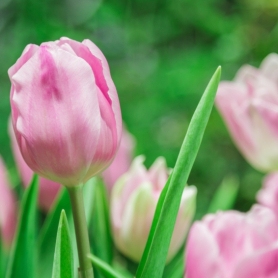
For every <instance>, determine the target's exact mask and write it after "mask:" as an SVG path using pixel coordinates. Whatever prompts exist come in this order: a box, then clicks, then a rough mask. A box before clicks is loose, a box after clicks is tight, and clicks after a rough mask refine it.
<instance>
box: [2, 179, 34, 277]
mask: <svg viewBox="0 0 278 278" xmlns="http://www.w3.org/2000/svg"><path fill="white" fill-rule="evenodd" d="M37 195H38V176H37V175H34V177H33V179H32V181H31V184H30V185H29V187H28V188H27V189H26V191H25V192H24V195H23V201H22V204H21V208H20V216H19V222H18V227H17V231H16V236H15V240H14V243H13V247H12V253H11V256H10V259H9V263H8V269H7V275H6V278H18V277H28V278H33V277H35V261H36V226H37Z"/></svg>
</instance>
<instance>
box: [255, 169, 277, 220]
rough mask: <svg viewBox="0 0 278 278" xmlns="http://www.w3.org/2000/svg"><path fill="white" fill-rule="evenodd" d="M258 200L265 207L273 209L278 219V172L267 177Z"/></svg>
mask: <svg viewBox="0 0 278 278" xmlns="http://www.w3.org/2000/svg"><path fill="white" fill-rule="evenodd" d="M257 200H258V202H259V203H260V204H262V205H263V206H266V207H269V208H271V209H272V210H273V211H274V213H275V214H276V216H277V218H278V172H274V173H272V174H269V175H267V176H266V178H265V179H264V182H263V188H262V189H260V191H259V192H258V194H257Z"/></svg>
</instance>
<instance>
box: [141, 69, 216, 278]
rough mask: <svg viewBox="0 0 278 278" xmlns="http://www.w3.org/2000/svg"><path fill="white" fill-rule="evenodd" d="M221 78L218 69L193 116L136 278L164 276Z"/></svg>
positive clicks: (160, 204) (155, 218) (156, 213)
mask: <svg viewBox="0 0 278 278" xmlns="http://www.w3.org/2000/svg"><path fill="white" fill-rule="evenodd" d="M220 76H221V68H220V67H218V69H217V70H216V72H215V73H214V75H213V76H212V78H211V80H210V82H209V84H208V86H207V88H206V90H205V92H204V94H203V96H202V98H201V100H200V102H199V104H198V106H197V108H196V110H195V112H194V114H193V117H192V119H191V122H190V124H189V127H188V130H187V133H186V136H185V139H184V142H183V144H182V146H181V149H180V153H179V156H178V158H177V161H176V165H175V167H174V169H173V172H172V174H171V176H170V177H169V179H168V181H167V183H166V185H165V187H164V189H163V190H162V193H161V195H160V197H159V200H158V204H157V207H156V210H155V215H154V219H153V222H152V226H151V230H150V233H149V237H148V240H147V244H146V246H145V249H144V253H143V256H142V259H141V261H140V264H139V267H138V269H137V273H136V278H149V277H152V278H160V277H162V275H163V270H164V266H165V262H166V257H167V253H168V249H169V245H170V241H171V236H172V233H173V230H174V225H175V221H176V217H177V213H178V210H179V205H180V201H181V196H182V193H183V189H184V186H185V185H186V182H187V179H188V176H189V173H190V171H191V169H192V166H193V163H194V161H195V158H196V156H197V153H198V150H199V147H200V145H201V141H202V138H203V135H204V131H205V128H206V125H207V123H208V119H209V116H210V113H211V110H212V107H213V103H214V98H215V94H216V91H217V87H218V84H219V81H220ZM162 243H163V244H162Z"/></svg>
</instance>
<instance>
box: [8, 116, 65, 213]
mask: <svg viewBox="0 0 278 278" xmlns="http://www.w3.org/2000/svg"><path fill="white" fill-rule="evenodd" d="M9 133H10V138H11V146H12V151H13V154H14V159H15V162H16V165H17V168H18V170H19V174H20V177H21V180H22V183H23V185H24V186H25V187H27V186H28V185H29V184H30V182H31V180H32V177H33V174H34V172H33V171H32V170H31V169H30V167H29V166H28V165H27V164H26V162H25V160H24V159H23V157H22V155H21V152H20V149H19V147H18V144H17V141H16V138H15V134H14V130H13V127H12V124H11V121H10V122H9ZM39 186H40V187H39V199H38V201H39V205H40V207H41V208H42V209H43V210H45V211H48V210H50V208H51V206H52V204H53V202H54V200H55V198H56V196H57V194H58V192H59V189H60V185H59V184H58V183H56V182H54V181H51V180H48V179H45V178H42V177H40V179H39Z"/></svg>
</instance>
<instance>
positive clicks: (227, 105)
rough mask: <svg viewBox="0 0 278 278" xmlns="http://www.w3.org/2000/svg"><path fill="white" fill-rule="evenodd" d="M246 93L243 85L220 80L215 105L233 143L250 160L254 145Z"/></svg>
mask: <svg viewBox="0 0 278 278" xmlns="http://www.w3.org/2000/svg"><path fill="white" fill-rule="evenodd" d="M246 94H247V92H246V87H245V86H244V85H241V84H233V83H232V82H221V83H220V85H219V89H218V92H217V95H216V105H217V108H218V109H219V111H220V113H221V114H222V116H223V118H224V121H225V122H226V125H227V127H228V130H229V132H230V135H231V137H232V138H233V139H234V142H235V144H236V145H237V146H238V147H239V149H240V150H241V151H242V152H243V153H244V154H245V155H246V156H247V158H248V159H249V160H250V159H251V158H252V157H253V154H254V152H255V146H256V145H255V141H254V138H253V137H254V136H253V130H252V123H251V120H250V114H249V103H247V102H246V98H247V96H246Z"/></svg>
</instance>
